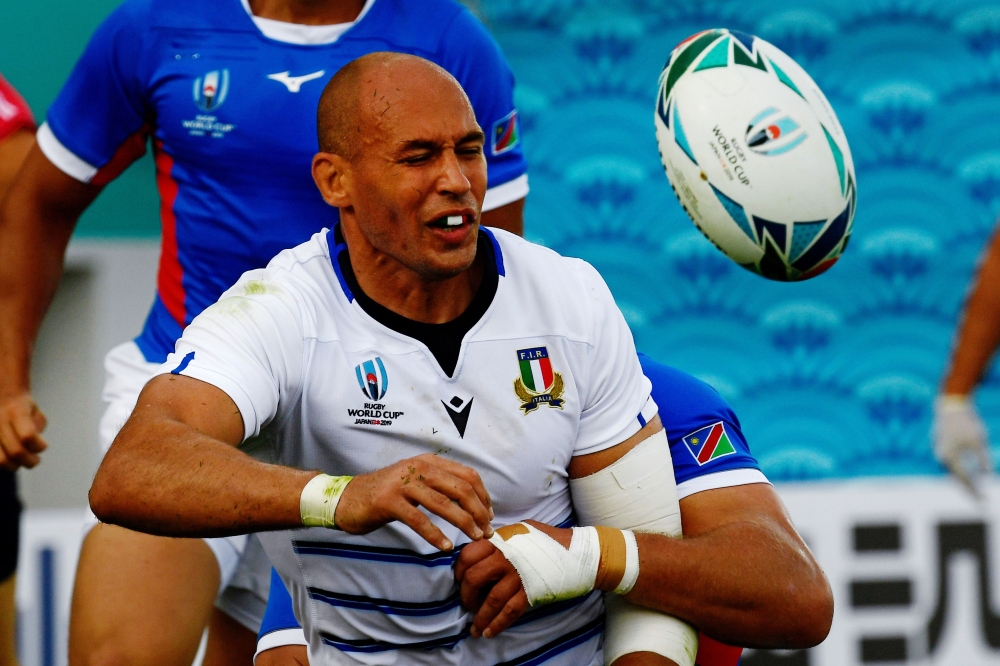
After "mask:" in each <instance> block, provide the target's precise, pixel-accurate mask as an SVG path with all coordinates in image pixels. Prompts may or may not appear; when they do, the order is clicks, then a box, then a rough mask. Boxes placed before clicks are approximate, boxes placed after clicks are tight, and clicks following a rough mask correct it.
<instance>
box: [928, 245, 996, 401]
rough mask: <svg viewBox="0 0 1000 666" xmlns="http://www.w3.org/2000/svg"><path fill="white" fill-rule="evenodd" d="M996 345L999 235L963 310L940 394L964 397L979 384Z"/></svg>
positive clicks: (990, 249)
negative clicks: (963, 313) (962, 316)
mask: <svg viewBox="0 0 1000 666" xmlns="http://www.w3.org/2000/svg"><path fill="white" fill-rule="evenodd" d="M998 344H1000V233H994V235H993V240H992V242H991V243H990V245H989V247H988V248H987V249H986V251H985V253H984V256H983V262H982V265H981V266H980V268H979V274H978V276H977V277H976V281H975V286H974V287H973V288H972V293H971V294H970V295H969V300H968V302H967V303H966V306H965V315H964V318H963V320H962V322H961V324H960V325H959V329H958V339H957V341H956V344H955V351H954V353H953V354H952V359H951V367H950V368H949V369H948V372H947V375H946V376H945V380H944V386H943V391H942V392H943V393H945V394H946V395H947V394H958V395H967V394H969V393H971V392H972V391H973V389H975V387H976V384H978V383H979V380H980V378H981V377H982V376H983V372H984V371H985V370H986V365H987V364H988V363H989V360H990V358H991V357H992V356H993V353H994V352H995V351H996V348H997V345H998Z"/></svg>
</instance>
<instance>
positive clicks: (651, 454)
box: [569, 430, 698, 666]
mask: <svg viewBox="0 0 1000 666" xmlns="http://www.w3.org/2000/svg"><path fill="white" fill-rule="evenodd" d="M569 485H570V493H571V494H572V496H573V507H574V508H575V510H576V516H577V518H578V519H579V521H580V524H582V525H606V526H608V527H617V528H618V529H622V530H635V531H637V532H653V533H657V534H666V535H668V536H672V537H680V536H681V510H680V504H679V502H678V500H677V484H676V482H675V481H674V465H673V461H672V460H671V458H670V445H669V443H668V442H667V435H666V433H665V432H664V431H662V430H661V431H660V432H658V433H656V434H655V435H652V436H650V437H647V438H646V439H645V440H643V441H642V442H641V443H640V444H639V445H638V446H636V447H635V448H633V449H632V450H631V451H629V452H628V453H627V454H626V455H624V456H623V457H622V458H621V459H619V460H618V461H616V462H615V463H614V464H612V465H609V466H608V467H605V468H604V469H602V470H601V471H600V472H597V473H596V474H591V475H590V476H585V477H583V478H581V479H571V480H570V482H569ZM605 604H606V606H607V626H606V629H605V637H604V663H605V664H612V663H613V662H614V661H615V660H616V659H618V658H619V657H621V656H623V655H626V654H630V653H632V652H654V653H656V654H659V655H662V656H664V657H666V658H668V659H671V660H673V661H674V662H676V663H677V665H678V666H694V659H695V656H696V655H697V653H698V633H697V632H696V631H695V630H694V628H692V627H691V626H690V625H688V624H686V623H684V622H681V621H680V620H677V619H675V618H672V617H670V616H668V615H664V614H662V613H658V612H656V611H653V610H649V609H646V608H640V607H638V606H634V605H632V604H630V603H628V602H627V601H625V600H624V599H621V598H620V597H617V596H616V595H614V594H607V595H605Z"/></svg>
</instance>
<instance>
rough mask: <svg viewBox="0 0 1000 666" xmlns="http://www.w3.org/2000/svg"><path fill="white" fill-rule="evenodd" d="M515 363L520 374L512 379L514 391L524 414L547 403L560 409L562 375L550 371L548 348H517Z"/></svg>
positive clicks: (563, 388)
mask: <svg viewBox="0 0 1000 666" xmlns="http://www.w3.org/2000/svg"><path fill="white" fill-rule="evenodd" d="M517 363H518V366H519V367H520V369H521V376H520V377H518V378H517V379H515V380H514V393H515V395H517V398H518V400H520V401H521V409H522V410H524V413H525V414H530V413H531V412H533V411H535V410H536V409H538V407H539V405H542V404H547V405H548V406H549V407H550V408H553V409H562V408H563V403H564V402H565V400H563V397H562V395H563V392H564V391H565V390H566V388H565V385H564V384H563V378H562V375H560V374H559V373H558V372H553V371H552V363H551V362H550V361H549V350H548V349H546V348H545V347H534V348H532V349H518V350H517Z"/></svg>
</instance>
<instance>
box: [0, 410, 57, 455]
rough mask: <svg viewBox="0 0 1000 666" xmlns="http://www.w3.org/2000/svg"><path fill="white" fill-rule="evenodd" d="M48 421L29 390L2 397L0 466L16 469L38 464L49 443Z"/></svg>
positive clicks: (0, 412) (0, 411)
mask: <svg viewBox="0 0 1000 666" xmlns="http://www.w3.org/2000/svg"><path fill="white" fill-rule="evenodd" d="M46 423H47V421H46V418H45V415H44V414H42V410H40V409H39V408H38V405H36V404H35V401H34V399H32V397H31V394H30V393H27V392H24V393H18V394H17V395H14V396H11V397H7V398H2V399H0V467H2V468H3V469H7V470H10V471H12V472H13V471H15V470H17V468H18V467H34V466H35V465H37V464H38V463H39V461H40V460H41V458H40V457H39V455H38V454H39V453H41V452H42V451H44V450H45V449H47V448H48V446H49V445H48V444H46V443H45V440H44V439H42V431H43V430H45V425H46Z"/></svg>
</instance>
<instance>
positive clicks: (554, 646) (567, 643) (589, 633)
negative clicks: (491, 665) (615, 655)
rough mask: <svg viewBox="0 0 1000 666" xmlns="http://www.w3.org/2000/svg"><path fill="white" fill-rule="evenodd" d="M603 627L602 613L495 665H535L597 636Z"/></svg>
mask: <svg viewBox="0 0 1000 666" xmlns="http://www.w3.org/2000/svg"><path fill="white" fill-rule="evenodd" d="M603 629H604V614H603V613H602V614H601V615H600V616H598V617H596V618H594V619H593V620H591V621H590V622H588V623H587V624H585V625H583V626H582V627H580V628H579V629H575V630H573V631H571V632H569V633H568V634H566V635H564V636H560V637H559V638H557V639H555V640H554V641H550V642H548V643H546V644H545V645H543V646H542V647H540V648H537V649H535V650H532V651H531V652H529V653H527V654H525V655H522V656H520V657H517V658H515V659H511V660H510V661H505V662H502V663H499V664H497V666H536V664H544V663H545V662H546V661H548V660H549V659H552V658H553V657H555V656H558V655H560V654H562V653H563V652H566V651H568V650H572V649H573V648H575V647H576V646H578V645H582V644H583V643H586V642H587V641H589V640H590V639H592V638H594V637H595V636H599V635H600V633H601V631H602V630H603Z"/></svg>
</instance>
